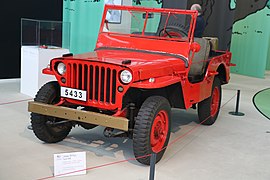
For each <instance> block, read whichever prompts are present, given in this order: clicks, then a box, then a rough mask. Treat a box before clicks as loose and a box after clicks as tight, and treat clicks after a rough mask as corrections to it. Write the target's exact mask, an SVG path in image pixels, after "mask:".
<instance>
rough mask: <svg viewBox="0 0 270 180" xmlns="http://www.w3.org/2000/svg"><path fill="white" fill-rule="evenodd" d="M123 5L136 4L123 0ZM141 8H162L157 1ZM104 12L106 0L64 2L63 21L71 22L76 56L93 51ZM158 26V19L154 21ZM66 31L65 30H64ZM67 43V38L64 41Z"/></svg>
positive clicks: (151, 1)
mask: <svg viewBox="0 0 270 180" xmlns="http://www.w3.org/2000/svg"><path fill="white" fill-rule="evenodd" d="M122 4H123V5H134V6H136V4H135V3H134V2H133V1H132V0H123V1H122ZM140 6H146V7H161V4H158V3H157V2H156V1H155V0H147V1H141V5H140ZM103 10H104V0H93V1H92V0H91V1H90V0H89V1H88V0H83V1H78V0H76V1H75V0H64V3H63V21H64V22H70V23H71V28H70V52H72V53H74V54H79V53H84V52H89V51H93V50H94V48H95V45H96V41H97V37H98V31H99V26H100V23H101V19H102V14H103ZM151 21H153V22H151V23H153V26H157V22H158V21H157V19H152V20H151ZM64 31H65V29H64ZM63 41H64V42H63V43H65V41H67V40H65V38H64V39H63Z"/></svg>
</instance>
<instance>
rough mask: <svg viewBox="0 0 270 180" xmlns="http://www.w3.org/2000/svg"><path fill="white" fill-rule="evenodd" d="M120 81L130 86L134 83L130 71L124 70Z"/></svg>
mask: <svg viewBox="0 0 270 180" xmlns="http://www.w3.org/2000/svg"><path fill="white" fill-rule="evenodd" d="M120 79H121V81H122V83H124V84H128V83H130V82H131V81H132V74H131V72H130V71H128V70H124V71H122V72H121V73H120Z"/></svg>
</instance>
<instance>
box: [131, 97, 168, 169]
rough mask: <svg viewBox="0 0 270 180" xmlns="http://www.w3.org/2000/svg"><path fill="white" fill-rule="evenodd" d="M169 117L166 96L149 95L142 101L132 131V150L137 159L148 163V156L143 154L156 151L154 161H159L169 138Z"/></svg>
mask: <svg viewBox="0 0 270 180" xmlns="http://www.w3.org/2000/svg"><path fill="white" fill-rule="evenodd" d="M170 118H171V106H170V103H169V102H168V100H167V99H166V98H164V97H161V96H151V97H149V98H147V99H146V100H145V101H144V103H143V104H142V106H141V108H140V110H139V112H138V115H137V117H136V119H135V125H134V132H133V151H134V155H135V157H136V158H138V159H137V161H139V162H140V163H142V164H145V165H149V164H150V156H147V157H143V156H146V155H149V154H152V153H153V152H154V153H157V158H156V163H157V162H159V161H160V159H161V158H162V156H163V154H164V152H165V150H166V147H167V144H168V142H169V139H170V127H171V125H170ZM161 120H163V124H162V122H161ZM160 126H163V128H162V127H160ZM154 128H155V129H154ZM161 131H162V132H161ZM164 134H165V135H164ZM141 157H143V158H141Z"/></svg>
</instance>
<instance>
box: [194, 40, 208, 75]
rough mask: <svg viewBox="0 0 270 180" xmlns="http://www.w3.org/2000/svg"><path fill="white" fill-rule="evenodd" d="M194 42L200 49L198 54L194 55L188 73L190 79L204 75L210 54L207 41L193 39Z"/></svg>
mask: <svg viewBox="0 0 270 180" xmlns="http://www.w3.org/2000/svg"><path fill="white" fill-rule="evenodd" d="M194 41H195V42H197V43H199V44H200V46H201V49H200V51H199V52H197V53H195V54H194V57H193V59H192V64H191V67H190V71H189V76H190V77H192V76H200V75H202V74H203V73H204V71H205V67H206V65H207V61H208V56H209V52H210V43H209V41H208V40H206V39H203V38H194Z"/></svg>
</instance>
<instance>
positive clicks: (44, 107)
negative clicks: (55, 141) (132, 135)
mask: <svg viewBox="0 0 270 180" xmlns="http://www.w3.org/2000/svg"><path fill="white" fill-rule="evenodd" d="M28 111H29V112H33V113H36V114H42V115H46V116H52V117H58V118H63V119H67V120H73V121H79V122H84V123H89V124H94V125H100V126H104V127H111V128H115V129H119V130H123V131H128V122H129V120H128V119H127V118H124V117H114V116H108V115H105V114H100V113H96V112H90V111H84V110H78V109H72V108H68V107H63V106H55V105H50V104H44V103H39V102H34V101H31V102H28Z"/></svg>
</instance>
